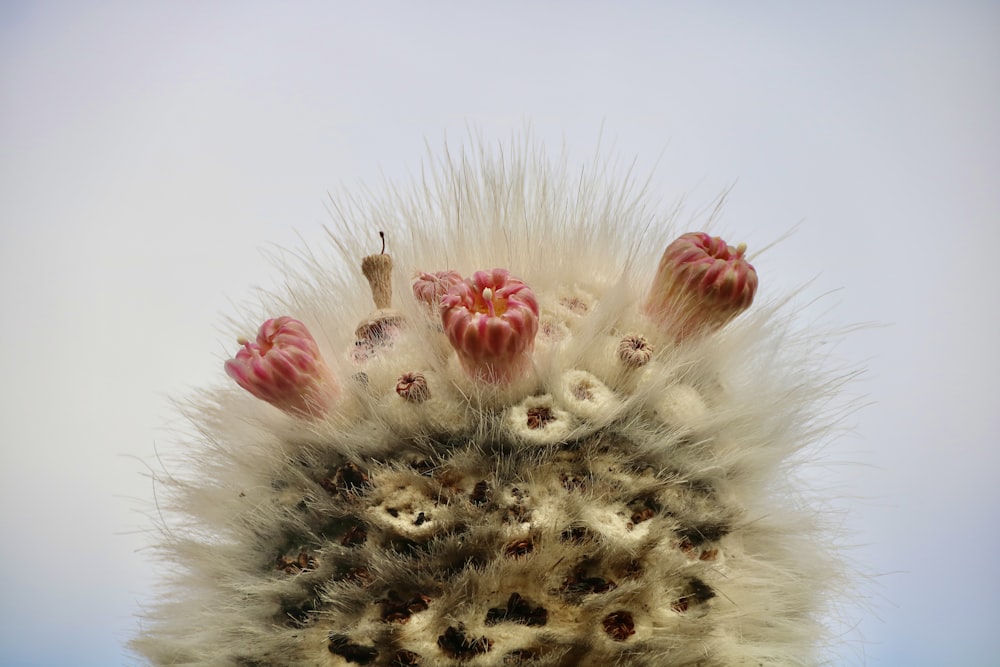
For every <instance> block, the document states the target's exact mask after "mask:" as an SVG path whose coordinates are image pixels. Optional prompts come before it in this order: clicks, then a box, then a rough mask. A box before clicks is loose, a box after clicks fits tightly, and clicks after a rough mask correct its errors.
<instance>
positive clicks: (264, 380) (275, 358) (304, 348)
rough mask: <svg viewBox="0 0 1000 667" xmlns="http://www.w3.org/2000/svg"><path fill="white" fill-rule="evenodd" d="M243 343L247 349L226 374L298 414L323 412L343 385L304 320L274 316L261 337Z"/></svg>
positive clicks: (251, 390) (264, 327)
mask: <svg viewBox="0 0 1000 667" xmlns="http://www.w3.org/2000/svg"><path fill="white" fill-rule="evenodd" d="M239 342H240V343H241V344H242V345H243V349H241V350H240V351H239V352H237V353H236V358H235V359H230V360H229V361H227V362H226V373H227V374H228V375H229V377H231V378H233V379H234V380H236V383H237V384H239V385H240V386H241V387H243V388H244V389H246V390H247V391H249V392H250V393H251V394H253V395H254V396H256V397H257V398H259V399H261V400H264V401H267V402H268V403H270V404H271V405H273V406H275V407H277V408H281V409H282V410H284V411H285V412H287V413H289V414H292V415H295V416H300V417H301V416H306V417H308V416H318V415H321V414H322V413H323V412H325V411H326V409H327V408H329V407H330V404H331V403H332V402H333V399H334V398H335V397H336V395H337V385H336V382H335V381H334V379H333V374H332V373H331V372H330V370H329V368H327V366H326V363H325V362H324V361H323V358H322V357H321V356H320V353H319V348H318V347H317V346H316V341H315V340H314V339H313V337H312V334H310V333H309V330H308V329H306V325H304V324H302V322H299V321H298V320H296V319H293V318H291V317H278V318H274V319H270V320H268V321H266V322H264V324H262V325H261V327H260V331H258V333H257V341H256V342H250V341H248V340H246V339H241V340H240V341H239Z"/></svg>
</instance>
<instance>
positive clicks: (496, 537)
mask: <svg viewBox="0 0 1000 667" xmlns="http://www.w3.org/2000/svg"><path fill="white" fill-rule="evenodd" d="M428 171H429V173H427V174H425V177H424V179H423V180H422V181H421V185H420V186H419V187H417V188H416V189H415V190H414V191H412V192H404V193H400V192H395V191H394V192H393V193H392V194H390V195H387V197H386V199H384V200H380V201H374V202H368V203H363V204H362V203H357V202H356V201H355V200H352V199H347V200H346V201H344V202H342V203H340V204H338V207H337V208H336V209H335V211H334V213H335V218H336V224H335V226H334V228H333V229H332V230H331V231H330V236H331V240H332V244H331V251H330V252H325V253H324V252H323V251H321V250H319V249H311V250H310V251H309V252H308V253H305V254H304V260H303V262H302V264H300V265H293V266H288V267H287V269H288V274H289V276H288V281H287V282H288V284H289V286H290V287H289V288H288V289H289V291H288V293H286V294H280V295H275V296H273V297H270V298H269V300H268V301H267V303H265V304H264V306H265V311H266V312H268V313H269V315H270V316H272V317H277V316H281V315H287V316H290V317H292V318H295V319H297V320H300V321H301V322H302V323H304V324H305V326H306V327H308V330H309V331H311V332H312V335H313V336H314V338H315V341H316V346H317V347H318V349H319V352H320V354H321V355H322V358H323V359H325V360H326V364H327V366H329V371H330V373H331V374H332V376H333V377H334V378H335V379H336V383H337V391H336V395H335V399H331V401H332V404H331V405H330V406H329V407H324V409H323V410H322V411H319V410H318V411H317V414H313V415H306V416H303V415H301V414H300V415H296V414H289V413H287V412H283V411H281V410H278V409H275V408H273V407H271V406H270V405H268V404H267V403H265V402H263V401H261V400H259V399H257V398H255V397H254V396H253V395H251V394H250V393H247V392H245V391H243V390H242V389H240V387H238V386H236V385H235V384H232V383H225V384H222V386H221V387H220V388H219V389H217V390H216V391H213V392H210V393H206V394H205V395H203V396H201V397H198V398H196V399H194V400H193V401H192V404H191V407H190V409H189V410H188V413H189V416H190V417H191V419H192V421H193V423H194V424H195V427H196V432H197V434H198V436H197V437H195V438H192V441H191V443H190V449H189V452H188V454H187V456H186V460H185V462H184V463H183V469H182V470H179V471H176V473H175V474H171V475H170V476H169V477H167V478H165V479H163V480H159V481H160V482H161V483H162V485H163V486H164V487H166V488H167V491H168V493H167V494H166V495H167V498H168V500H166V503H167V506H166V508H165V509H167V510H168V512H169V513H168V515H167V516H170V517H176V521H175V520H171V521H170V522H169V524H168V525H164V527H163V534H162V540H161V542H160V545H159V547H160V549H161V551H162V553H163V556H164V558H165V559H166V560H167V562H169V563H170V564H171V570H170V577H169V582H168V585H167V588H166V593H165V595H164V597H163V599H162V600H161V601H160V602H159V603H158V604H157V605H156V606H155V607H154V608H153V609H152V610H151V611H150V612H149V614H148V618H147V621H146V623H145V625H144V629H143V631H142V633H141V635H140V636H139V637H138V638H136V639H135V640H134V641H133V643H132V647H133V649H134V650H135V651H136V652H137V653H138V654H140V655H142V656H143V657H144V658H145V659H146V660H147V661H148V662H149V663H150V664H152V665H212V666H218V667H265V666H268V667H271V666H273V667H288V666H294V667H337V666H344V667H347V666H350V665H373V666H380V667H390V666H392V667H407V666H411V665H423V666H424V667H428V666H430V667H439V666H440V667H448V666H458V665H461V666H462V667H494V666H500V665H514V664H523V665H536V666H560V667H574V666H583V667H587V666H589V667H610V666H612V665H617V666H621V667H625V666H634V667H656V666H661V665H664V666H666V665H675V666H681V665H699V666H703V667H733V666H735V665H747V666H749V665H753V666H760V665H772V666H777V665H789V666H790V665H817V664H821V663H823V662H824V660H825V659H826V654H825V653H824V651H825V650H826V649H827V647H828V642H829V635H828V633H827V631H826V629H825V622H826V619H827V618H828V614H829V613H830V611H831V609H830V602H829V600H830V599H831V597H832V593H833V592H834V591H833V589H834V587H835V586H840V585H841V577H842V568H841V567H840V565H839V562H838V560H837V558H836V553H835V550H833V549H832V548H830V546H829V544H830V542H831V540H830V539H829V536H828V534H827V533H826V532H825V531H826V528H825V527H824V525H823V523H822V521H821V520H820V515H819V513H818V511H817V510H815V509H812V508H811V505H810V504H809V502H808V501H807V500H806V496H805V495H804V494H803V493H802V490H801V489H799V488H797V487H796V483H795V481H794V480H795V475H794V472H795V470H796V468H797V466H798V465H799V462H800V461H802V460H804V458H805V456H806V455H807V454H808V451H809V449H808V448H809V447H811V446H812V445H813V444H816V443H819V442H821V441H822V440H823V439H824V438H826V437H827V436H828V430H829V428H828V426H827V425H826V424H827V422H828V421H829V419H832V417H831V418H829V419H828V418H827V417H826V413H825V412H824V410H828V409H829V408H828V405H829V398H830V397H831V396H832V395H833V392H834V391H835V390H836V389H837V388H838V386H839V384H840V382H839V381H838V380H836V379H835V378H831V376H830V374H829V372H828V370H827V369H823V368H821V367H819V366H818V365H817V364H816V362H815V358H816V357H815V354H814V353H815V351H816V349H817V347H818V343H819V341H818V340H817V339H816V338H815V337H812V336H810V335H807V334H797V333H794V332H793V331H792V330H791V329H790V327H789V320H788V317H789V316H788V315H784V314H782V311H781V309H780V308H779V307H778V306H777V305H776V304H777V303H778V302H777V300H776V299H775V298H774V297H770V296H769V295H768V294H767V292H768V290H767V285H768V280H767V276H761V285H762V289H761V297H762V298H761V299H758V304H756V305H755V306H754V307H752V308H751V309H750V310H749V311H748V312H747V313H745V314H743V315H741V316H740V317H738V318H737V319H736V320H734V321H733V322H731V323H729V324H728V325H727V326H726V327H725V328H724V329H722V330H720V331H714V332H712V333H709V334H707V335H706V336H705V337H704V338H702V339H698V340H690V341H683V342H678V340H676V338H675V336H673V335H667V334H666V333H664V331H662V330H661V329H660V328H659V327H658V326H657V324H656V323H655V322H653V321H651V320H650V319H649V318H647V317H646V316H645V315H644V313H643V310H642V305H643V303H644V300H645V299H646V294H647V291H648V289H649V285H650V283H651V281H652V279H653V276H654V273H655V271H656V268H657V263H658V260H659V255H660V253H661V252H662V251H663V249H664V248H665V247H666V245H667V243H668V242H669V241H670V240H671V239H672V238H674V237H676V236H677V235H678V234H679V233H681V232H686V231H690V230H687V229H677V228H675V226H674V222H673V221H672V220H670V219H665V218H663V217H657V216H655V215H653V214H652V213H650V212H649V211H648V210H647V208H646V206H647V205H646V203H645V201H644V199H643V197H642V196H641V195H639V196H636V195H634V194H633V192H632V186H631V184H629V183H627V182H625V183H620V184H618V185H608V184H607V183H606V182H605V181H604V179H605V178H606V174H604V172H602V171H601V170H595V171H594V173H593V174H592V175H591V176H585V177H583V178H580V177H579V175H578V174H576V173H571V170H568V169H566V168H565V165H560V166H551V165H550V164H548V163H547V162H546V161H545V160H544V159H543V158H542V157H541V156H540V155H539V154H536V153H533V152H531V150H530V148H529V144H527V143H525V144H520V145H513V146H508V147H505V148H504V150H503V152H502V157H499V158H497V157H493V156H491V155H490V154H488V152H487V151H480V152H478V153H477V154H476V155H475V156H465V155H461V156H458V157H451V156H446V158H445V160H444V161H443V162H441V163H438V164H434V165H432V166H431V167H430V169H429V170H428ZM651 220H652V221H653V224H652V225H650V224H649V223H650V221H651ZM643 228H644V229H645V230H646V231H644V232H641V233H640V232H639V231H638V230H639V229H643ZM378 231H384V232H385V233H386V238H387V239H388V247H387V249H386V251H387V253H389V254H391V255H392V262H391V280H390V283H391V287H392V297H391V299H392V304H391V308H392V310H391V311H388V310H386V309H385V305H386V304H385V299H386V297H385V293H386V292H385V285H382V286H381V287H380V288H379V289H381V290H382V292H381V294H382V295H383V296H382V297H380V305H379V308H380V310H379V311H378V313H377V314H376V315H374V316H373V312H375V310H376V309H375V304H373V302H372V296H371V292H370V291H369V287H368V285H367V284H366V282H365V280H364V279H363V277H362V275H361V272H360V270H359V269H358V268H357V267H358V266H359V265H360V263H361V260H362V258H363V257H364V256H366V255H371V254H373V253H375V252H377V251H378V248H379V246H378V236H377V232H378ZM497 267H501V268H504V269H506V270H508V271H509V272H510V275H511V276H516V277H517V278H519V279H520V280H523V281H524V283H525V284H527V285H528V286H529V287H530V288H531V290H533V292H534V294H536V295H537V299H538V309H539V310H538V333H537V336H536V337H535V340H534V344H533V346H531V347H530V348H529V350H530V352H531V359H530V361H531V363H530V364H528V365H527V367H526V370H524V371H523V372H522V373H520V374H519V375H517V377H516V378H514V379H513V380H512V381H510V382H505V383H494V384H490V383H489V382H484V381H482V378H478V379H477V378H476V377H470V374H469V373H468V372H467V369H466V368H463V366H462V365H461V364H460V363H458V361H457V358H456V354H455V351H454V350H453V349H452V347H451V345H450V344H449V342H448V340H447V339H446V337H445V334H444V333H443V332H442V328H441V321H440V318H439V317H437V315H436V312H435V310H434V307H433V304H432V305H430V306H429V305H428V304H427V303H421V302H418V301H417V299H416V298H414V294H413V292H412V291H411V281H412V280H413V277H414V276H415V275H417V274H418V273H419V272H426V273H433V272H440V271H446V270H453V271H457V272H458V273H459V274H460V275H461V276H470V275H472V274H473V272H475V271H477V270H491V269H494V268H497ZM373 289H374V287H373ZM488 296H489V297H490V300H491V301H490V303H491V304H492V303H493V301H492V300H493V299H495V298H496V296H495V295H494V294H493V293H492V292H491V293H489V294H488ZM490 307H493V306H492V305H491V306H490ZM387 313H388V314H387ZM373 317H374V318H375V319H374V320H373ZM379 317H394V318H399V320H400V321H401V322H402V324H401V325H400V326H399V327H398V330H397V329H396V328H393V329H391V331H390V333H391V335H388V334H387V335H386V336H385V337H384V338H378V337H375V336H370V337H368V338H365V337H364V336H363V335H362V334H360V333H356V332H358V331H360V330H359V329H358V325H359V323H364V322H368V323H371V322H372V321H375V320H377V319H378V318H379ZM259 324H260V322H252V321H245V322H242V323H241V324H240V326H239V327H238V329H239V330H238V331H234V334H239V335H243V336H246V337H251V336H252V335H253V333H254V331H255V330H256V328H257V326H258V325H259ZM359 336H361V339H358V337H359ZM234 339H235V335H234ZM235 349H236V346H235V344H234V353H235ZM223 382H224V376H223V373H222V369H221V368H220V383H223ZM331 395H333V394H331ZM172 472H173V471H172ZM162 498H163V497H162V496H161V500H162Z"/></svg>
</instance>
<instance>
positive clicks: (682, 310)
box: [645, 232, 757, 342]
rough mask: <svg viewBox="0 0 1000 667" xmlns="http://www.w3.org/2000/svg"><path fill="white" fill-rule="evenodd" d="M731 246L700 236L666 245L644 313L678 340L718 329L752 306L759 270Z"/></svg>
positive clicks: (741, 249)
mask: <svg viewBox="0 0 1000 667" xmlns="http://www.w3.org/2000/svg"><path fill="white" fill-rule="evenodd" d="M745 252H746V245H743V244H741V245H740V246H738V247H736V248H734V247H732V246H730V245H727V244H726V242H725V241H723V240H722V239H721V238H719V237H717V236H716V237H712V236H709V235H708V234H706V233H704V232H691V233H688V234H684V235H683V236H681V237H680V238H678V239H677V240H676V241H674V242H673V243H671V244H670V245H669V246H667V249H666V250H665V251H664V253H663V257H662V258H661V259H660V266H659V268H658V269H657V271H656V277H655V278H654V279H653V286H652V288H651V289H650V291H649V296H648V297H647V298H646V304H645V311H646V314H647V315H648V316H649V317H651V318H652V319H653V320H654V321H656V322H657V323H658V324H659V325H660V326H661V328H662V329H663V330H664V331H665V332H667V333H668V334H671V335H672V336H673V337H674V339H675V340H676V341H678V342H679V341H681V340H684V339H687V338H690V337H692V336H695V335H699V334H700V335H703V334H707V333H710V332H712V331H715V330H717V329H720V328H721V327H723V326H724V325H725V324H726V323H727V322H729V321H730V320H731V319H733V318H734V317H736V316H737V315H739V314H740V313H741V312H743V311H744V310H746V309H747V308H749V307H750V304H751V303H753V297H754V293H755V292H756V291H757V272H756V271H755V270H754V268H753V266H752V265H751V264H750V263H749V262H747V261H746V259H744V257H743V254H744V253H745Z"/></svg>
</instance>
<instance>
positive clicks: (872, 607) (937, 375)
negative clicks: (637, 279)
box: [0, 0, 1000, 667]
mask: <svg viewBox="0 0 1000 667" xmlns="http://www.w3.org/2000/svg"><path fill="white" fill-rule="evenodd" d="M528 120H530V121H531V125H532V127H533V133H534V136H535V137H536V138H537V139H538V140H539V141H540V142H544V143H545V144H546V145H548V146H550V147H552V149H553V152H555V151H557V150H558V149H559V147H560V146H561V145H562V144H563V143H564V142H565V144H566V145H567V146H568V149H569V154H570V161H571V164H574V165H582V164H584V162H585V161H586V160H588V159H589V157H590V156H591V155H593V154H594V153H595V150H596V148H597V145H598V136H599V134H600V133H601V131H602V127H603V141H602V146H603V147H604V149H605V150H606V151H607V152H611V153H613V154H617V155H621V156H622V157H623V158H624V159H625V161H626V162H627V161H629V160H631V159H632V158H635V159H636V161H637V171H638V172H639V173H640V174H643V173H646V172H648V171H650V170H652V169H653V168H654V166H655V175H654V177H653V181H652V190H653V192H654V194H655V195H657V196H659V197H662V198H663V200H664V202H666V203H665V206H666V205H667V203H669V202H672V201H673V200H674V199H675V198H676V197H678V196H679V195H680V194H682V193H690V201H691V202H693V204H694V205H695V206H694V207H695V208H697V205H698V204H707V203H710V202H711V200H712V198H713V197H714V196H715V195H717V194H718V193H719V192H720V191H722V190H723V189H725V188H728V187H730V186H732V192H731V195H730V198H729V203H728V205H727V208H726V212H725V216H724V218H723V220H722V223H721V225H720V228H721V229H725V230H726V231H727V232H729V231H732V232H735V235H736V236H741V237H742V238H741V239H740V240H744V241H746V242H747V243H748V244H750V246H751V250H752V249H753V248H760V247H763V246H764V245H766V244H768V243H770V242H771V241H773V240H775V239H777V238H778V237H780V236H782V234H784V233H785V232H786V231H788V230H789V229H791V228H793V227H794V226H795V225H796V224H799V223H801V224H800V226H799V228H798V231H797V233H795V234H794V235H792V236H791V237H790V238H788V239H787V240H785V241H783V242H781V243H780V244H778V245H777V246H775V247H774V248H772V249H770V250H769V251H767V252H766V253H765V254H764V255H762V256H761V257H760V260H759V262H755V263H757V264H758V269H759V270H760V271H761V275H762V281H763V284H764V285H768V286H773V288H774V289H776V290H782V289H785V290H787V289H791V288H793V287H795V286H797V285H800V284H803V283H805V282H806V281H808V280H810V279H812V280H813V282H812V284H811V285H810V286H809V287H808V293H810V294H815V295H816V296H819V295H821V294H826V293H829V292H832V291H834V290H837V291H835V292H834V293H833V294H832V295H830V296H828V297H826V298H825V299H824V300H823V301H822V304H823V306H824V307H829V309H830V311H829V315H828V317H829V319H830V320H831V321H832V323H834V324H835V325H847V324H850V323H855V322H869V321H877V322H882V323H885V324H886V325H887V326H885V327H882V328H874V329H867V330H864V331H861V332H858V333H855V334H852V335H850V336H849V337H848V338H847V339H846V340H845V341H844V342H843V343H842V344H841V345H840V347H839V354H840V355H841V356H842V357H843V358H844V359H845V360H847V361H848V362H849V363H851V364H853V365H857V366H862V365H863V366H865V367H866V368H867V369H868V372H867V373H866V375H865V376H864V377H863V378H862V380H860V381H859V382H858V383H857V384H856V385H855V386H854V387H853V389H854V390H855V391H856V392H858V393H863V394H865V395H866V396H867V400H869V401H870V402H871V404H870V405H869V406H868V407H866V408H864V409H863V410H862V411H860V412H858V413H857V414H855V415H854V417H853V418H852V420H851V424H852V425H853V429H852V431H851V433H849V434H848V435H847V436H845V437H844V438H842V439H841V440H838V441H837V442H836V443H835V444H834V445H832V446H831V448H830V450H829V455H830V458H831V460H833V461H835V462H836V461H850V462H856V463H857V464H858V465H849V466H845V465H830V466H826V467H824V468H822V469H820V470H818V471H817V473H816V474H817V480H818V483H824V484H827V483H828V484H834V485H836V486H837V488H838V489H840V493H841V494H842V501H841V503H840V506H842V507H843V508H844V509H845V510H849V513H848V514H846V515H845V516H844V517H843V520H844V522H845V523H846V524H847V525H848V526H849V527H850V528H851V529H852V530H853V531H854V535H853V537H852V539H851V543H852V544H855V545H856V547H855V549H854V550H853V551H852V552H851V557H852V558H853V559H855V560H856V561H857V562H858V563H859V564H860V566H861V567H862V568H864V569H865V570H866V571H868V572H871V573H873V574H877V575H880V576H877V577H875V578H874V579H873V581H872V583H871V585H870V586H869V587H868V591H869V594H868V599H866V600H859V601H858V602H860V603H861V604H862V605H863V607H864V608H863V609H862V610H861V611H859V612H857V618H858V622H857V625H856V626H855V627H854V628H853V629H852V630H851V631H850V633H849V634H848V635H847V636H846V637H845V639H846V640H847V641H849V642H853V644H852V646H851V647H850V648H849V649H848V650H847V651H846V652H845V657H844V658H842V660H843V663H842V664H867V665H872V666H873V667H879V666H880V667H942V666H947V667H986V666H988V665H997V664H1000V633H998V632H997V628H998V627H1000V574H998V573H1000V567H998V566H997V554H998V552H1000V535H998V533H1000V483H998V480H997V478H998V475H1000V455H998V448H1000V442H998V441H1000V416H998V415H1000V400H998V396H1000V388H998V378H1000V355H998V352H997V338H998V329H1000V327H998V317H997V314H996V311H997V308H998V307H1000V296H998V284H1000V279H998V269H997V263H998V260H997V254H998V248H1000V5H998V4H997V3H995V2H954V1H953V2H937V3H928V2H921V1H906V2H903V1H899V2H825V3H819V2H785V3H778V2H729V3H726V2H717V3H713V2H685V3H681V2H620V3H619V2H616V3H612V2H602V3H598V2H583V1H581V2H530V3H529V2H506V3H467V2H429V3H424V2H365V3H360V2H358V3H348V2H315V3H312V2H271V3H267V2H251V1H244V2H193V1H192V2H187V1H180V2H133V1H125V2H114V1H94V2H83V1H79V2H19V1H16V0H13V1H12V0H3V1H2V2H0V324H2V326H0V350H2V353H0V448H2V449H0V457H2V458H0V563H2V566H0V591H2V595H0V665H3V666H4V667H7V666H17V667H28V666H46V667H49V666H57V665H58V666H61V665H73V666H75V667H89V666H95V667H96V666H100V667H107V666H109V665H137V664H138V662H137V661H136V660H135V659H134V658H133V657H131V656H130V655H129V654H128V653H127V651H126V650H125V649H124V648H123V645H124V642H126V641H127V640H128V638H129V637H130V636H131V634H132V633H133V632H134V631H135V628H136V627H137V624H138V621H137V619H136V615H137V614H138V613H139V612H140V611H141V607H142V604H143V603H144V602H148V601H149V600H150V599H151V596H152V594H153V593H152V590H153V589H152V585H153V582H154V580H155V577H154V574H153V573H152V569H153V567H154V563H153V560H152V554H151V553H149V552H148V551H142V548H143V546H144V545H146V544H148V541H149V540H148V536H147V535H144V534H143V532H144V531H147V530H148V529H149V528H150V526H151V520H150V519H148V518H147V517H146V516H145V515H144V514H143V512H144V511H146V509H148V504H149V503H150V502H151V500H152V487H151V483H150V481H149V480H148V479H147V478H146V477H145V476H144V475H145V473H146V467H145V466H146V465H147V464H149V465H151V466H152V465H155V456H154V445H156V446H157V447H167V446H169V443H170V442H171V437H172V436H171V434H170V431H171V429H172V428H174V427H175V426H176V417H175V416H174V413H173V412H172V411H171V408H170V404H169V401H168V397H170V396H183V395H185V393H187V392H188V391H190V390H191V388H193V387H201V386H211V385H213V384H217V383H221V382H223V381H225V378H224V376H223V372H222V366H221V362H222V360H223V359H224V358H226V356H227V355H228V354H229V353H230V352H232V351H233V350H234V348H233V344H232V342H231V341H229V340H228V339H227V337H225V336H223V335H222V334H221V333H220V332H221V330H222V328H223V325H224V318H225V316H226V315H228V314H233V313H236V312H238V304H239V303H240V302H244V301H246V300H248V299H252V297H253V288H254V287H255V286H263V287H274V286H277V285H280V282H281V276H280V273H279V272H278V271H277V270H275V269H274V268H273V267H272V266H271V265H270V264H269V263H268V261H267V260H266V259H265V258H264V256H263V254H262V252H261V251H262V250H264V249H267V248H268V247H270V246H271V244H276V245H278V246H285V247H291V248H296V247H301V245H302V244H306V245H315V244H321V243H325V241H324V240H323V237H324V232H323V229H322V225H323V224H324V222H326V212H325V209H324V200H325V198H326V196H327V192H328V191H333V190H336V189H337V188H341V187H343V188H347V189H348V190H351V189H356V188H358V187H360V185H361V184H368V185H370V186H373V187H374V189H376V190H377V189H378V187H379V186H378V184H379V182H380V179H381V178H383V175H384V177H385V178H386V179H387V180H388V181H390V182H394V183H404V182H406V181H408V179H409V174H411V173H414V172H417V171H418V170H419V166H420V162H421V160H422V159H423V157H424V155H425V142H426V143H427V144H428V145H429V146H430V147H431V149H432V150H433V149H437V148H439V147H440V146H442V145H443V143H444V140H445V138H446V137H447V139H448V141H449V143H450V144H453V145H455V144H460V143H462V142H463V141H465V140H466V138H467V135H466V126H467V124H468V125H471V126H473V127H475V128H477V131H478V132H480V133H481V134H482V136H483V137H484V138H485V139H486V140H487V141H490V142H493V141H495V140H496V139H498V138H500V139H503V138H507V137H509V136H510V135H511V134H512V133H513V132H517V131H521V130H523V129H524V127H525V124H526V121H528ZM657 162H658V164H657ZM862 640H863V643H862ZM838 664H841V663H839V662H838Z"/></svg>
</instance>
